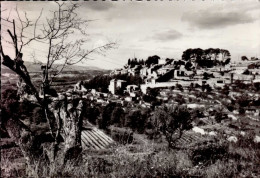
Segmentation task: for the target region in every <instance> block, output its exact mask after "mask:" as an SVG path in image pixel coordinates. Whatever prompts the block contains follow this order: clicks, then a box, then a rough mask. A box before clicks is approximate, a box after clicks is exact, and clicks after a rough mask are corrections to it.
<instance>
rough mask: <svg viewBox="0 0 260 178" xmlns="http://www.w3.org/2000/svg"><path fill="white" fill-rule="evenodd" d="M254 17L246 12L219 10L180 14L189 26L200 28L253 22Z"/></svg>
mask: <svg viewBox="0 0 260 178" xmlns="http://www.w3.org/2000/svg"><path fill="white" fill-rule="evenodd" d="M255 20H256V19H254V18H253V17H251V16H250V15H249V14H248V13H243V11H240V12H220V11H215V12H214V11H205V10H204V11H200V12H193V13H191V12H188V13H185V14H184V15H183V16H182V21H186V22H188V23H189V24H190V25H191V26H195V27H198V28H201V29H215V28H223V27H227V26H232V25H237V24H246V23H251V22H254V21H255Z"/></svg>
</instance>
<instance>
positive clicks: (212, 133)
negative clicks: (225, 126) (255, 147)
mask: <svg viewBox="0 0 260 178" xmlns="http://www.w3.org/2000/svg"><path fill="white" fill-rule="evenodd" d="M209 135H210V136H217V132H215V131H210V132H209Z"/></svg>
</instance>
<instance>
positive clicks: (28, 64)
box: [1, 62, 109, 73]
mask: <svg viewBox="0 0 260 178" xmlns="http://www.w3.org/2000/svg"><path fill="white" fill-rule="evenodd" d="M25 66H26V67H27V70H28V71H29V72H41V64H35V63H33V62H25ZM56 66H58V67H61V66H62V65H60V64H58V65H56ZM56 66H55V67H56ZM93 70H95V71H103V72H105V73H106V72H109V71H108V70H104V69H101V68H98V67H94V66H78V65H72V66H67V67H66V68H65V69H64V70H63V71H64V72H68V71H71V72H74V71H76V72H80V73H85V72H88V71H93ZM1 73H13V72H12V71H11V70H10V69H8V68H7V67H6V66H4V65H2V64H1Z"/></svg>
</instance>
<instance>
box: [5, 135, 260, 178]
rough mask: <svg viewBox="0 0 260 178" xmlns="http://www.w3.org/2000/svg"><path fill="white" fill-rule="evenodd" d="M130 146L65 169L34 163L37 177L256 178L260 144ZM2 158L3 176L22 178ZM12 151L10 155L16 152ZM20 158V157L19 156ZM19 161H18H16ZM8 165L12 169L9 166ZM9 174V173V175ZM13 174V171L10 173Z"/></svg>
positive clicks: (90, 155) (92, 154) (139, 138)
mask: <svg viewBox="0 0 260 178" xmlns="http://www.w3.org/2000/svg"><path fill="white" fill-rule="evenodd" d="M134 138H135V139H134V141H133V143H131V144H126V145H115V146H114V147H112V148H110V149H107V150H99V151H91V150H86V151H85V152H84V153H83V154H82V155H80V159H78V160H74V161H69V162H67V163H66V164H65V165H64V166H63V167H62V168H57V167H55V168H54V167H50V166H49V165H48V164H46V163H35V164H36V165H37V166H35V167H36V168H37V169H36V170H33V171H35V176H39V177H47V176H50V175H49V172H50V170H51V169H54V170H53V172H55V174H54V175H52V177H173V176H177V177H187V176H195V177H257V175H259V169H258V168H259V167H258V166H259V158H260V152H259V145H257V144H255V143H254V142H253V141H252V140H250V139H249V138H243V139H241V140H239V142H237V143H227V142H226V141H224V140H221V139H213V138H209V137H207V138H203V139H200V140H197V141H195V142H192V143H191V144H190V145H189V147H188V148H185V149H184V148H183V149H168V147H167V144H165V142H161V143H159V142H158V141H155V140H153V141H152V140H147V139H145V137H144V135H140V134H135V135H134ZM1 152H2V154H1V155H2V157H1V160H2V161H1V173H2V176H8V177H9V176H11V177H22V176H25V171H22V170H21V169H18V168H17V163H16V165H15V166H16V167H14V168H13V169H10V162H8V161H10V160H9V158H10V157H9V158H7V157H5V155H7V153H4V154H3V150H1ZM17 152H19V151H17V150H16V149H12V150H10V152H9V153H8V154H9V155H13V153H16V155H17ZM18 156H19V155H18ZM16 160H17V158H16ZM8 166H9V167H8ZM8 171H9V172H8ZM10 171H11V172H10Z"/></svg>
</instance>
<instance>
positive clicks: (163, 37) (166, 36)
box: [149, 30, 183, 41]
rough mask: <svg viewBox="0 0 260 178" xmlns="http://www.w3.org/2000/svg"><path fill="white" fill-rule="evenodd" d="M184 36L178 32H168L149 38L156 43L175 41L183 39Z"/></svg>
mask: <svg viewBox="0 0 260 178" xmlns="http://www.w3.org/2000/svg"><path fill="white" fill-rule="evenodd" d="M182 36H183V35H182V34H181V33H180V32H178V31H176V30H167V31H163V32H158V33H156V34H154V35H153V36H151V37H149V38H150V39H154V40H156V41H173V40H176V39H179V38H181V37H182Z"/></svg>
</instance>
